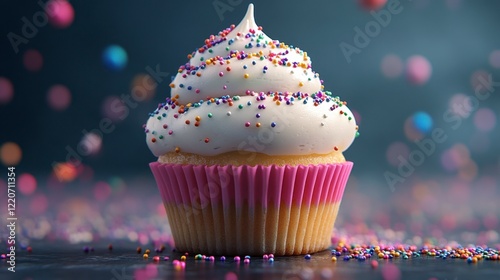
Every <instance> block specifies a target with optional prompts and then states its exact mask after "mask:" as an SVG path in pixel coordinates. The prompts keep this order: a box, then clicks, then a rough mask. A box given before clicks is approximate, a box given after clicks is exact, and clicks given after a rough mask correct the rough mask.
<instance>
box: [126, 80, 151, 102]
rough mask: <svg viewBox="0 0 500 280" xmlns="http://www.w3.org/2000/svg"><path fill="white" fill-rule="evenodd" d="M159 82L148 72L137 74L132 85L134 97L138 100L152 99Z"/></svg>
mask: <svg viewBox="0 0 500 280" xmlns="http://www.w3.org/2000/svg"><path fill="white" fill-rule="evenodd" d="M156 86H157V83H156V81H155V80H153V78H151V76H150V75H148V74H137V75H136V76H135V77H134V79H132V83H131V85H130V90H131V94H132V97H133V98H134V99H135V100H137V101H147V100H151V99H152V98H153V97H154V96H155V93H156Z"/></svg>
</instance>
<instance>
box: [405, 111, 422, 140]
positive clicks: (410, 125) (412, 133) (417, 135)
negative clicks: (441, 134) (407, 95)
mask: <svg viewBox="0 0 500 280" xmlns="http://www.w3.org/2000/svg"><path fill="white" fill-rule="evenodd" d="M403 130H404V133H405V136H406V138H407V139H408V140H410V141H418V140H421V139H422V138H424V134H423V133H421V132H420V131H418V130H417V128H416V127H415V125H414V121H413V116H410V117H408V118H407V119H406V120H405V123H404V127H403Z"/></svg>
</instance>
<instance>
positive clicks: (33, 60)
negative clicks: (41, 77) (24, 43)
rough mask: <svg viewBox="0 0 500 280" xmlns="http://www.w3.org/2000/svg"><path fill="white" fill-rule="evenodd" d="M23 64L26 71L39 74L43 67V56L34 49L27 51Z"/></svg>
mask: <svg viewBox="0 0 500 280" xmlns="http://www.w3.org/2000/svg"><path fill="white" fill-rule="evenodd" d="M23 64H24V67H25V68H26V70H28V71H31V72H37V71H40V69H42V66H43V56H42V54H41V53H40V52H39V51H37V50H34V49H31V50H27V51H26V52H24V55H23Z"/></svg>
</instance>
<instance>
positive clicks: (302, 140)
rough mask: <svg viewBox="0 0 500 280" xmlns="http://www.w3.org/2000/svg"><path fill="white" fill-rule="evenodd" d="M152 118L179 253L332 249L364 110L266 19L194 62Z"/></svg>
mask: <svg viewBox="0 0 500 280" xmlns="http://www.w3.org/2000/svg"><path fill="white" fill-rule="evenodd" d="M188 59H189V61H188V62H187V63H186V64H184V65H182V66H180V68H179V69H178V73H177V75H176V76H175V78H174V79H173V80H172V83H171V84H170V87H171V95H170V96H171V97H169V98H167V99H166V101H165V102H164V103H161V104H159V105H158V108H156V110H155V111H154V112H152V113H151V114H150V116H149V119H148V121H147V124H146V125H145V132H146V141H147V144H148V146H149V148H150V150H151V151H152V153H153V154H154V155H155V156H157V157H158V161H155V162H152V163H151V164H150V167H151V170H152V172H153V175H154V177H155V179H156V182H157V184H158V188H159V190H160V194H161V198H162V200H163V202H164V204H165V208H166V211H167V216H168V220H169V222H170V226H171V229H172V235H173V238H174V241H175V246H176V248H177V249H178V250H179V251H181V252H192V253H201V254H210V255H242V254H246V255H261V254H264V253H273V254H275V255H297V254H305V253H313V252H317V251H320V250H324V249H327V248H328V247H329V246H330V243H331V242H330V240H331V234H332V231H333V225H334V222H335V219H336V216H337V212H338V209H339V205H340V202H341V198H342V194H343V192H344V187H345V185H346V182H347V179H348V176H349V174H350V171H351V168H352V166H353V164H352V162H349V161H346V160H345V158H344V156H343V154H342V152H343V151H345V150H346V149H347V148H348V147H349V146H350V145H351V143H352V142H353V140H354V138H355V137H356V136H357V134H358V132H357V129H358V127H357V125H356V121H355V119H354V116H353V114H352V113H351V111H350V110H349V108H348V107H347V106H346V102H345V101H341V100H340V98H339V97H338V96H334V95H333V94H332V93H331V92H329V91H326V90H324V88H323V85H322V80H320V78H319V74H318V73H316V72H314V71H313V70H312V68H311V60H310V58H309V56H308V54H307V52H305V51H303V50H301V49H299V48H297V47H293V46H290V45H287V44H285V43H283V42H279V41H277V40H273V39H271V38H269V37H268V36H267V35H266V34H264V33H263V31H262V27H260V26H258V25H257V24H256V23H255V20H254V17H253V5H252V4H250V5H249V7H248V11H247V13H246V15H245V17H244V18H243V20H242V22H241V23H240V24H239V25H237V26H234V25H231V27H229V28H227V29H225V30H223V31H221V32H219V33H218V34H217V35H211V36H210V37H209V38H207V39H206V40H205V42H204V45H203V46H202V47H200V48H198V49H196V50H195V51H193V52H192V53H191V54H189V55H188Z"/></svg>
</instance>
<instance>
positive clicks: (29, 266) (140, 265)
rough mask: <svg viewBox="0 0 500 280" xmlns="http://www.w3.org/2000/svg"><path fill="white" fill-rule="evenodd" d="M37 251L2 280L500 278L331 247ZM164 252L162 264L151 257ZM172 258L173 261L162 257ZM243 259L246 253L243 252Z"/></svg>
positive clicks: (448, 263) (48, 246) (430, 261)
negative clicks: (213, 253) (334, 251)
mask: <svg viewBox="0 0 500 280" xmlns="http://www.w3.org/2000/svg"><path fill="white" fill-rule="evenodd" d="M32 248H33V251H32V252H31V253H28V252H27V250H20V251H19V252H18V253H17V255H16V268H15V270H16V272H15V273H12V272H9V271H8V270H7V268H8V267H9V265H8V264H7V262H6V261H5V260H1V262H0V279H93V280H97V279H106V280H109V279H113V280H132V279H227V280H231V279H259V278H261V279H384V280H396V279H439V280H444V279H449V280H452V279H457V280H458V279H500V261H485V260H482V261H479V262H477V263H467V262H466V261H465V260H462V259H444V260H443V259H437V258H435V257H428V256H423V257H419V258H413V259H411V258H410V259H406V260H405V259H401V258H398V259H391V260H383V259H377V258H374V259H373V260H375V261H376V262H377V263H378V265H377V266H376V267H375V266H374V265H373V264H372V261H373V260H370V259H368V260H366V261H358V260H350V261H344V260H343V259H342V257H339V258H338V260H337V261H335V262H334V261H332V260H331V253H330V251H329V250H326V251H323V252H319V253H316V254H313V255H312V256H311V259H309V260H307V259H305V258H304V256H291V257H275V261H274V262H273V263H271V262H269V261H267V260H264V259H263V258H262V257H252V258H251V261H250V263H248V264H245V263H244V262H243V260H241V261H240V262H239V263H238V262H235V261H234V260H233V257H232V256H231V257H229V256H228V257H227V259H226V261H220V259H219V257H216V259H215V261H213V262H211V261H208V260H195V258H194V256H193V255H190V256H188V257H187V260H186V262H185V263H186V264H185V267H184V268H181V267H180V266H176V265H175V264H174V263H175V260H180V258H181V256H182V255H183V254H181V253H177V252H173V251H172V250H171V249H170V248H167V249H166V250H165V251H163V252H162V253H156V252H154V251H153V252H152V253H151V254H150V257H149V258H148V259H143V255H142V253H143V252H144V250H145V249H146V248H147V246H144V247H143V248H144V249H143V252H141V253H140V254H138V253H137V252H136V249H137V244H136V243H132V242H129V243H121V244H114V245H113V249H112V250H109V249H108V245H107V243H102V244H101V245H97V246H95V247H92V250H93V251H89V252H87V253H86V252H85V251H84V250H83V249H82V246H80V245H69V244H62V243H47V242H37V243H35V244H33V245H32ZM155 255H160V256H161V259H160V261H159V262H155V261H154V260H153V256H155ZM165 256H168V257H169V260H164V257H165ZM241 257H242V259H243V256H241Z"/></svg>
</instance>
